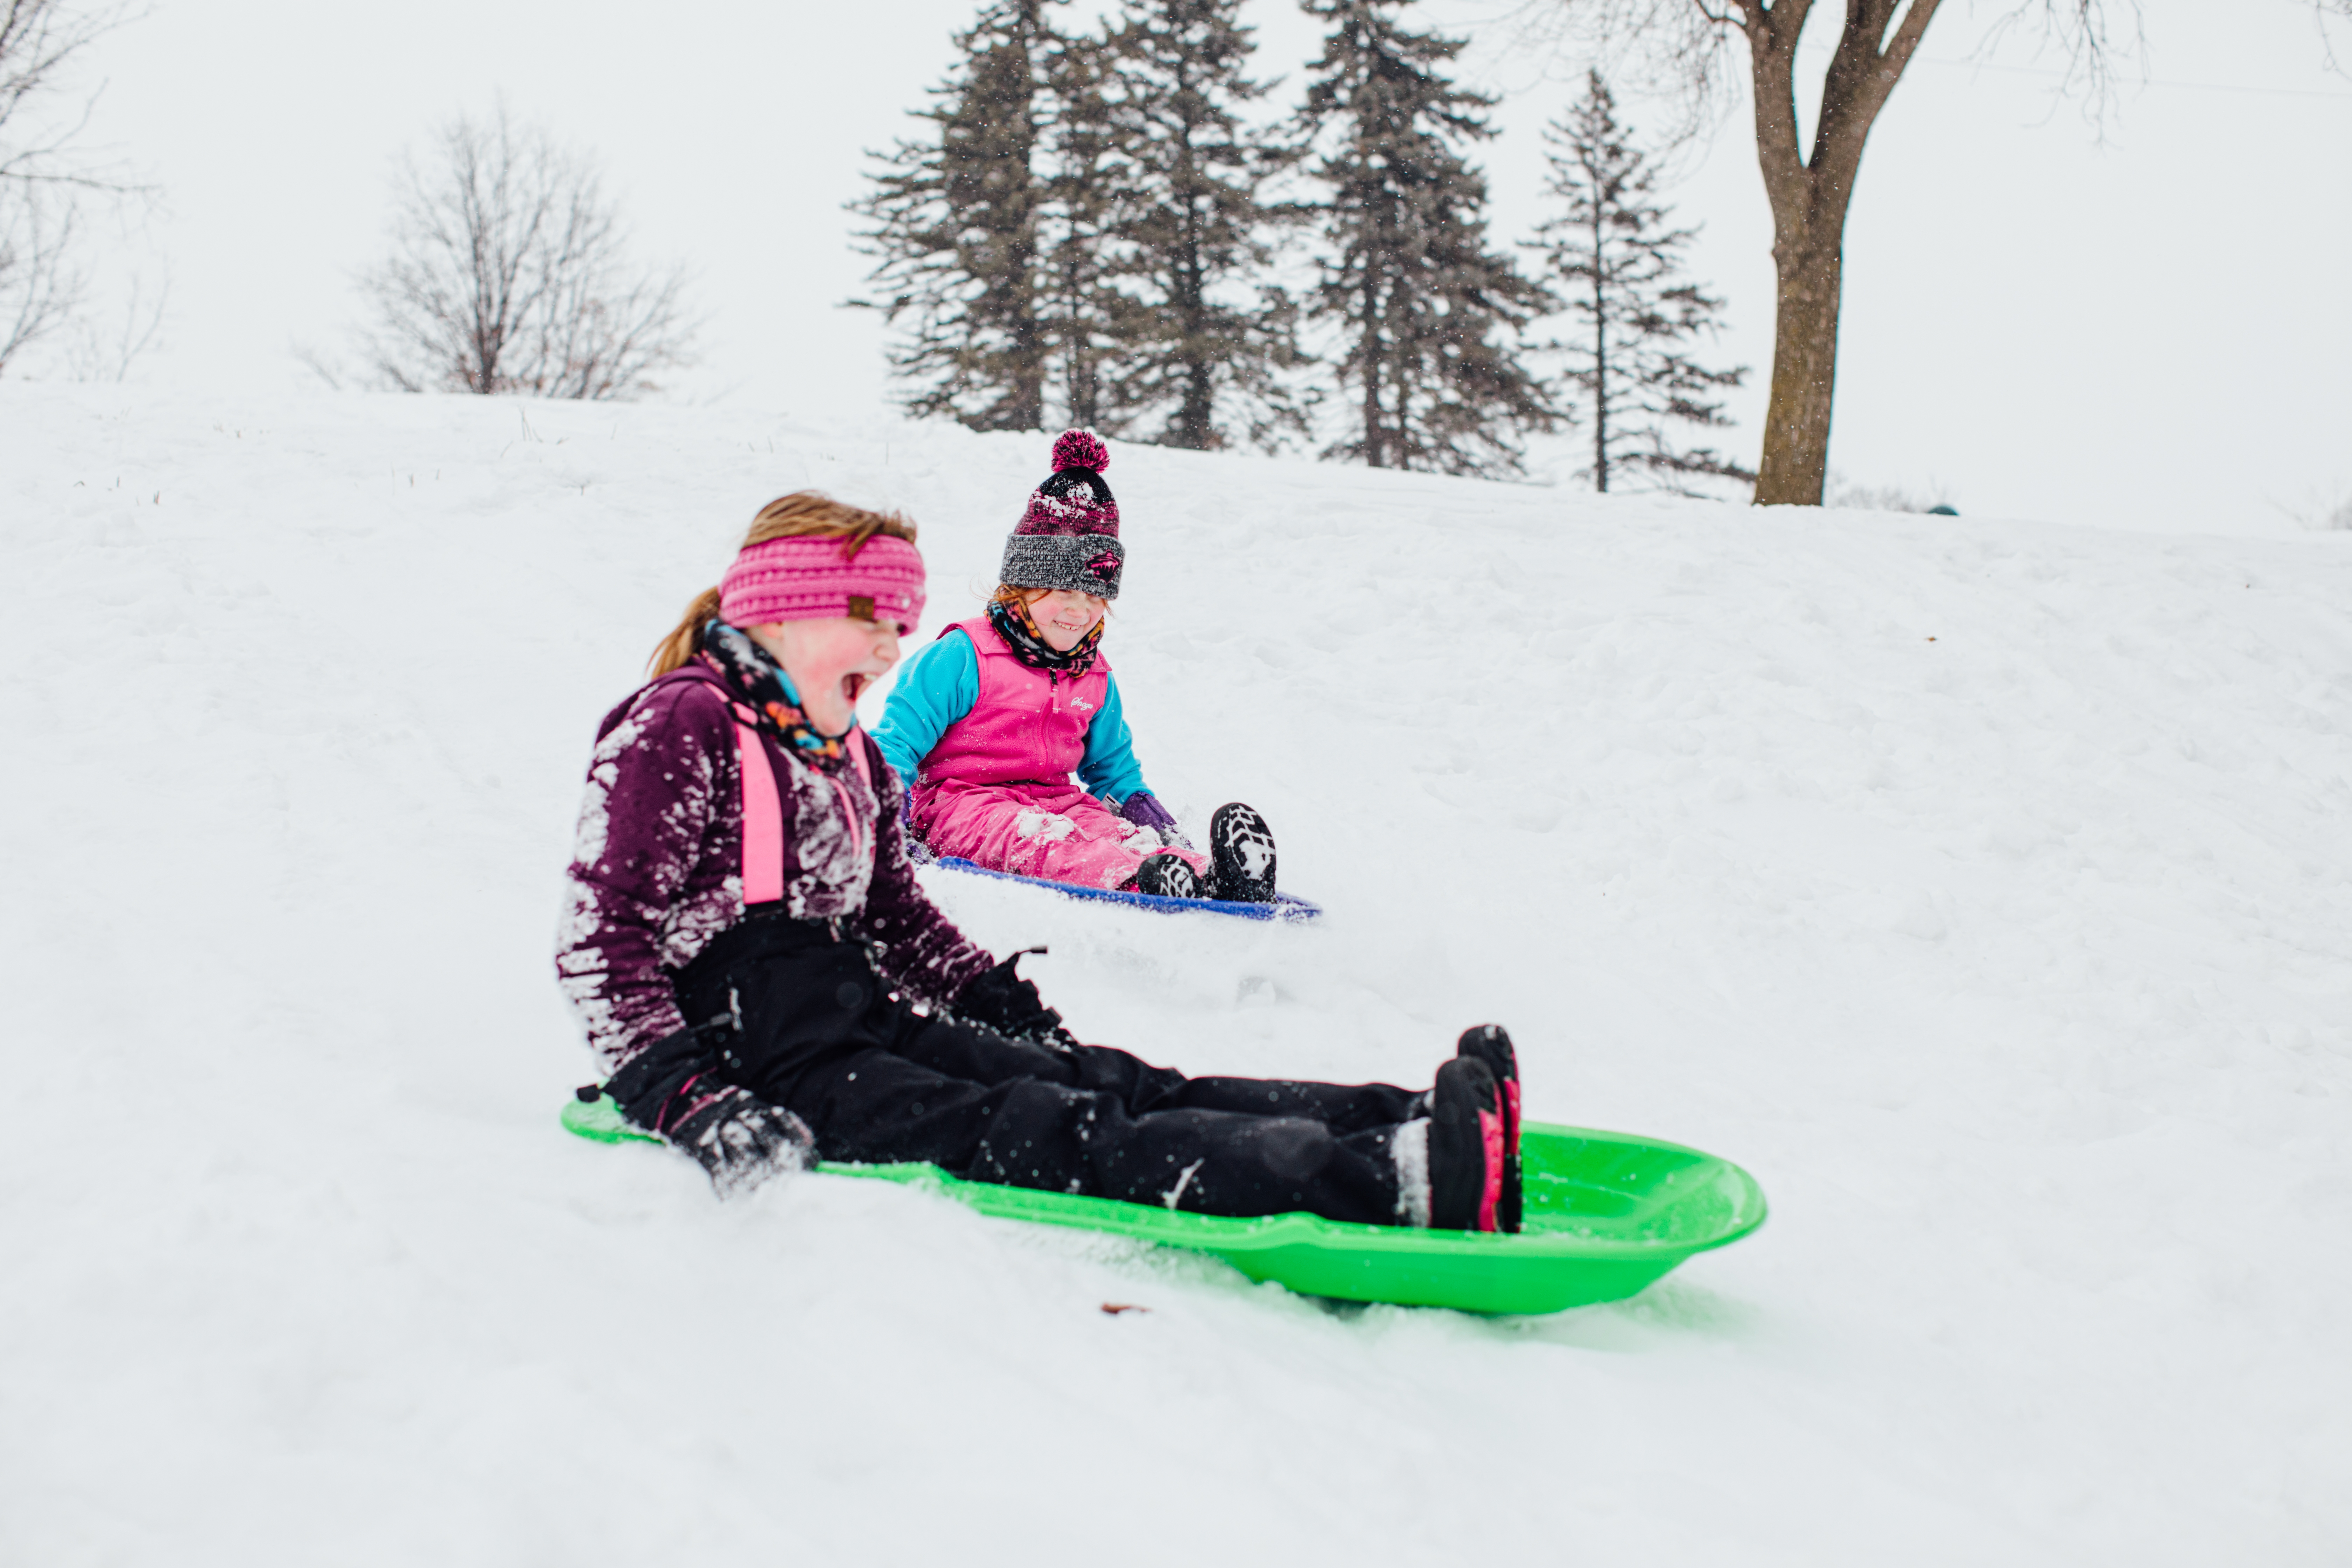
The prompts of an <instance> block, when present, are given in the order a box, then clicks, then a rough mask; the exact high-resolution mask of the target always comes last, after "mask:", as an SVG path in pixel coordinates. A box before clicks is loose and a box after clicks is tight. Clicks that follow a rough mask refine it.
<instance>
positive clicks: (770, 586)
mask: <svg viewBox="0 0 2352 1568" xmlns="http://www.w3.org/2000/svg"><path fill="white" fill-rule="evenodd" d="M842 543H843V542H842V541H840V540H838V539H819V538H816V537H814V536H813V535H809V534H799V535H795V536H793V537H792V538H789V539H768V540H762V541H761V542H759V543H757V544H747V545H745V546H744V547H743V549H742V552H741V553H740V554H738V555H737V556H736V557H735V564H733V565H732V566H730V567H729V568H727V575H726V576H725V577H724V578H722V579H720V581H719V619H721V620H723V621H725V622H726V623H727V624H728V625H730V626H761V625H763V624H765V623H766V622H769V621H815V620H825V619H829V618H831V617H833V616H856V617H857V618H858V619H860V620H869V619H870V620H877V621H896V622H897V623H898V630H899V633H900V634H901V635H902V636H912V635H913V633H914V630H915V623H916V622H917V621H918V620H920V619H921V618H922V614H923V598H924V595H923V557H922V554H921V553H920V552H919V551H917V550H916V548H915V547H914V546H913V545H911V544H909V543H908V542H906V541H905V540H903V539H898V538H894V537H893V536H891V535H890V534H887V533H877V534H876V535H875V536H874V537H873V538H871V539H869V540H867V541H866V544H865V547H864V548H863V549H861V550H859V551H858V552H857V554H856V556H855V557H854V558H852V559H850V560H846V561H845V560H843V559H842V554H841V550H842Z"/></svg>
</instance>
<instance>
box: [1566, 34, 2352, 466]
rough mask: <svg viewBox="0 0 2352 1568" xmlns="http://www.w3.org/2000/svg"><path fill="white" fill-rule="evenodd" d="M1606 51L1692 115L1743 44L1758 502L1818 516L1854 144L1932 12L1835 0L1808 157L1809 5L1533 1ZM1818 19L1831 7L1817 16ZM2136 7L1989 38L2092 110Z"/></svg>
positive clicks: (1721, 84)
mask: <svg viewBox="0 0 2352 1568" xmlns="http://www.w3.org/2000/svg"><path fill="white" fill-rule="evenodd" d="M1539 3H1540V4H1543V5H1552V6H1556V7H1558V9H1557V10H1556V11H1555V12H1554V13H1553V14H1554V15H1556V16H1564V17H1565V18H1566V19H1567V20H1568V21H1569V22H1570V25H1571V26H1575V27H1577V28H1578V29H1580V30H1581V31H1584V32H1585V33H1587V34H1588V36H1589V37H1591V39H1592V41H1594V42H1597V43H1598V44H1600V45H1601V47H1602V48H1603V50H1604V51H1611V52H1614V51H1618V50H1622V51H1624V52H1627V53H1630V54H1632V55H1633V56H1635V57H1636V58H1641V59H1643V60H1644V61H1645V62H1646V63H1647V64H1648V65H1649V67H1650V68H1651V69H1652V71H1653V73H1654V76H1655V77H1656V78H1657V79H1662V80H1664V81H1666V82H1668V83H1671V84H1674V85H1676V86H1679V87H1680V88H1682V89H1684V90H1685V93H1686V102H1687V103H1688V104H1689V105H1690V106H1691V107H1692V109H1693V111H1694V114H1695V116H1704V114H1705V113H1706V110H1707V109H1708V107H1709V106H1711V105H1712V104H1714V103H1717V102H1719V101H1720V97H1719V95H1720V94H1721V92H1722V91H1723V89H1725V88H1726V87H1727V86H1728V85H1729V80H1730V77H1729V72H1730V55H1731V48H1732V40H1734V39H1735V38H1736V39H1738V41H1740V42H1741V43H1743V44H1745V45H1746V46H1747V63H1748V88H1749V91H1750V96H1751V98H1752V100H1753V104H1754V109H1755V117H1756V159H1757V163H1759V166H1760V167H1761V169H1762V171H1763V175H1764V190H1765V195H1767V197H1768V198H1769V200H1770V203H1771V206H1772V263H1773V267H1774V268H1775V270H1776V271H1777V273H1778V275H1779V298H1778V303H1777V315H1776V321H1775V330H1774V333H1773V344H1772V385H1771V394H1770V399H1769V404H1768V405H1767V408H1766V412H1765V416H1764V451H1763V457H1762V459H1761V461H1759V464H1758V465H1757V469H1758V473H1757V480H1756V501H1757V504H1758V505H1759V506H1763V505H1771V504H1775V503H1785V504H1795V505H1804V506H1817V505H1819V504H1820V503H1821V500H1822V485H1823V482H1824V480H1825V479H1826V478H1827V475H1828V470H1829V437H1830V413H1831V406H1832V400H1833V395H1834V393H1835V390H1836V384H1837V338H1838V309H1839V297H1840V291H1841V289H1842V287H1843V274H1844V267H1845V220H1846V213H1847V211H1848V209H1849V208H1850V207H1851V205H1853V188H1854V177H1855V175H1856V174H1857V173H1858V172H1859V171H1860V169H1861V165H1862V151H1863V144H1864V142H1865V141H1866V140H1867V139H1868V137H1869V135H1870V129H1871V127H1872V125H1873V124H1874V123H1875V122H1876V121H1877V119H1878V113H1879V110H1882V109H1884V108H1885V106H1886V100H1887V98H1888V96H1889V95H1890V94H1892V93H1893V92H1894V90H1895V82H1896V81H1897V80H1899V79H1901V77H1902V75H1903V70H1904V68H1905V67H1906V66H1907V65H1909V64H1910V63H1911V59H1912V57H1913V56H1914V55H1915V54H1916V53H1917V52H1918V48H1919V40H1920V39H1921V38H1922V37H1925V36H1926V35H1927V26H1928V24H1929V23H1930V22H1932V21H1934V20H1935V17H1936V12H1937V8H1938V6H1939V5H1940V4H1941V0H1845V6H1844V11H1845V19H1844V21H1843V24H1842V25H1841V28H1840V31H1839V34H1838V42H1837V47H1836V50H1835V52H1834V53H1833V54H1832V56H1831V58H1830V63H1829V68H1828V70H1827V72H1826V73H1825V75H1824V76H1823V78H1822V99H1821V110H1820V112H1819V114H1818V115H1817V116H1816V122H1815V125H1814V129H1813V136H1812V144H1811V150H1810V152H1809V151H1808V150H1807V148H1806V147H1805V145H1804V143H1803V142H1802V141H1801V138H1800V136H1799V127H1798V121H1797V69H1796V66H1797V38H1798V35H1799V34H1801V32H1803V31H1804V27H1805V23H1806V20H1807V19H1808V18H1809V17H1810V16H1811V15H1812V13H1813V8H1814V0H1539ZM2312 5H2313V9H2314V12H2315V15H2322V16H2324V15H2325V14H2326V13H2328V12H2335V13H2337V14H2341V15H2346V16H2352V0H2312ZM1824 8H1825V9H1826V7H1824ZM2139 16H2140V12H2139V4H2138V0H2114V3H2113V4H2112V5H2110V4H2109V3H2108V0H2008V3H2007V5H2006V6H2005V8H2004V9H2003V10H2002V11H2001V12H2000V16H1999V17H1998V18H1997V20H1996V22H1995V26H1997V27H2003V28H2005V27H2009V26H2017V25H2021V24H2022V25H2026V26H2037V27H2039V28H2040V29H2042V33H2043V35H2044V36H2045V37H2047V38H2049V39H2051V40H2053V41H2054V42H2055V43H2057V44H2058V45H2059V46H2060V47H2062V48H2063V51H2064V53H2065V57H2066V59H2067V62H2068V67H2069V71H2068V82H2067V85H2068V86H2069V87H2074V88H2080V89H2084V90H2087V91H2088V92H2089V93H2090V94H2091V95H2092V96H2093V98H2094V99H2095V100H2097V99H2100V98H2103V97H2104V95H2105V91H2106V89H2107V87H2108V85H2109V82H2110V80H2111V76H2110V70H2111V67H2112V66H2113V64H2114V62H2115V59H2116V51H2117V48H2118V47H2119V40H2120V39H2122V38H2123V37H2125V36H2126V34H2127V35H2128V37H2129V38H2130V39H2131V40H2132V41H2133V42H2135V43H2136V42H2137V38H2138V37H2139Z"/></svg>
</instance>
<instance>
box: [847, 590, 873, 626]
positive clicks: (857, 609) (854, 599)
mask: <svg viewBox="0 0 2352 1568" xmlns="http://www.w3.org/2000/svg"><path fill="white" fill-rule="evenodd" d="M849 618H850V619H851V620H853V621H870V620H872V619H873V618H874V595H871V594H852V595H849Z"/></svg>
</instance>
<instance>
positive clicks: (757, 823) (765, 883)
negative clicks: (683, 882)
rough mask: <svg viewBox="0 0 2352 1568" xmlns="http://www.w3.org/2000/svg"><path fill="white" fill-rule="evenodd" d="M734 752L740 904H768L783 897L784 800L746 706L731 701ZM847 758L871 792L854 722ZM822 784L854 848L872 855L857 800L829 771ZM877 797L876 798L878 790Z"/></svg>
mask: <svg viewBox="0 0 2352 1568" xmlns="http://www.w3.org/2000/svg"><path fill="white" fill-rule="evenodd" d="M731 706H733V708H734V710H735V755H736V758H737V760H738V761H739V762H740V764H741V765H740V766H739V767H738V768H737V769H736V770H735V771H736V773H737V774H738V775H739V776H740V778H741V780H742V784H743V907H744V908H745V909H750V908H751V906H752V905H754V904H772V903H774V902H776V901H777V900H779V899H782V897H783V896H784V801H783V796H782V794H780V793H779V792H778V790H777V788H776V771H775V769H774V767H773V766H772V765H771V764H770V763H769V761H768V748H767V747H766V746H765V745H764V744H762V743H761V740H760V731H758V729H756V728H755V727H754V726H753V721H752V717H751V710H750V709H749V708H746V707H744V706H743V705H742V704H741V703H740V702H738V703H734V704H732V705H731ZM846 740H847V742H848V746H849V758H850V761H851V762H852V763H856V767H857V776H858V777H859V778H861V779H863V780H865V781H866V789H867V790H868V791H873V790H874V772H873V765H872V764H871V763H868V762H867V761H866V735H865V732H864V731H860V730H859V729H857V728H856V726H855V725H853V726H851V728H850V731H849V734H848V736H847V737H846ZM825 782H826V783H827V784H831V785H833V792H834V794H835V795H836V796H837V797H838V798H839V800H840V802H841V815H842V816H844V817H845V818H846V819H847V820H848V823H849V840H850V842H851V843H852V844H854V845H856V847H857V852H858V853H859V854H860V855H862V856H864V857H866V858H867V859H869V860H870V859H871V858H873V856H874V836H873V835H872V834H871V833H870V832H868V831H867V829H866V822H865V820H864V818H862V817H860V816H858V814H857V805H856V802H854V801H852V800H851V799H850V798H849V792H848V791H847V790H845V789H844V788H842V787H841V781H840V780H838V779H835V778H833V777H831V776H830V775H828V776H827V777H826V778H825ZM876 798H877V799H879V798H880V795H879V793H878V792H876Z"/></svg>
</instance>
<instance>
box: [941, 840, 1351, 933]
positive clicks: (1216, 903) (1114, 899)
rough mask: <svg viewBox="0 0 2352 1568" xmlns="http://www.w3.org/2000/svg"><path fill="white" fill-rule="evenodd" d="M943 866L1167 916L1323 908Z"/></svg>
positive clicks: (1287, 900) (1281, 914) (952, 859)
mask: <svg viewBox="0 0 2352 1568" xmlns="http://www.w3.org/2000/svg"><path fill="white" fill-rule="evenodd" d="M930 863H931V864H932V865H934V866H945V867H946V868H948V869H949V870H950V871H969V872H971V874H972V875H973V876H975V877H993V878H995V879H997V880H999V881H1001V882H1024V883H1026V884H1027V885H1029V886H1030V887H1033V888H1043V889H1045V890H1046V891H1047V892H1050V893H1060V894H1061V895H1063V896H1064V897H1065V898H1071V899H1099V900H1102V901H1103V902H1104V903H1107V904H1128V905H1131V906H1132V907H1134V908H1136V909H1139V910H1159V911H1160V913H1161V914H1168V915H1232V916H1234V918H1236V919H1238V920H1245V921H1311V920H1318V919H1320V918H1321V916H1322V913H1323V907H1322V906H1321V905H1320V904H1310V903H1308V902H1307V900H1305V899H1301V898H1295V897H1293V896H1292V895H1290V894H1288V893H1276V894H1275V896H1274V902H1272V903H1270V904H1234V903H1225V902H1223V901H1222V900H1216V899H1169V898H1162V897H1161V896H1160V895H1159V894H1157V893H1122V892H1120V891H1118V889H1114V888H1089V887H1086V886H1084V885H1083V884H1080V883H1077V882H1049V881H1047V880H1046V879H1045V878H1043V877H1021V876H1015V875H1014V874H1013V872H1011V871H992V870H990V869H989V868H987V867H985V866H977V865H974V864H973V863H972V862H971V861H970V860H966V859H964V858H961V856H955V855H941V856H939V857H936V858H933V859H932V860H931V862H930Z"/></svg>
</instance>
